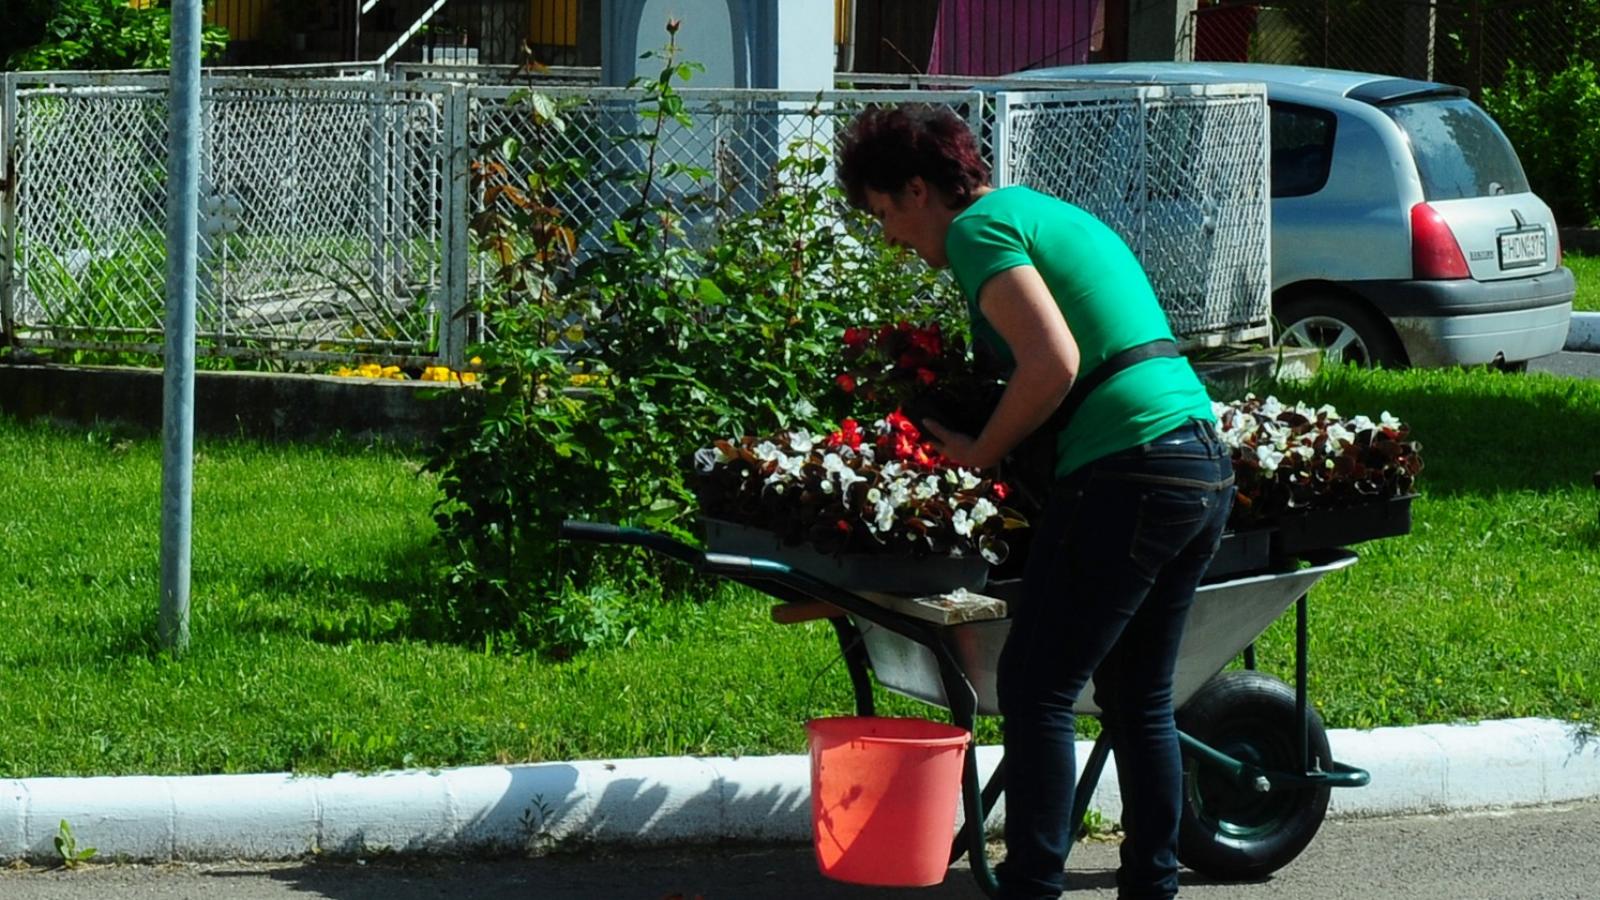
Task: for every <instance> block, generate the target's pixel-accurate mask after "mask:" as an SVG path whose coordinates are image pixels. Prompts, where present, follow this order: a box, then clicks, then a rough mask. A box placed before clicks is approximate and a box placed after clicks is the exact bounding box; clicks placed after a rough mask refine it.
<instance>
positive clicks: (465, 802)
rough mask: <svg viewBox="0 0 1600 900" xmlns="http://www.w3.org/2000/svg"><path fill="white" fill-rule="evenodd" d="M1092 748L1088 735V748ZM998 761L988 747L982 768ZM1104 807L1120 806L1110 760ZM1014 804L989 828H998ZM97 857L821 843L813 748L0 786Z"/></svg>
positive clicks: (1544, 728) (1403, 752)
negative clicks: (816, 837)
mask: <svg viewBox="0 0 1600 900" xmlns="http://www.w3.org/2000/svg"><path fill="white" fill-rule="evenodd" d="M1329 740H1330V742H1331V744H1332V746H1333V749H1334V753H1335V754H1336V755H1337V757H1338V758H1339V760H1340V761H1341V762H1345V763H1349V764H1351V765H1355V766H1359V767H1361V768H1364V769H1367V770H1368V771H1370V772H1371V773H1372V783H1371V784H1370V785H1368V786H1367V787H1364V788H1359V789H1354V790H1336V791H1334V792H1333V799H1332V803H1331V806H1330V815H1333V816H1343V817H1359V816H1384V815H1404V814H1418V813H1447V812H1459V811H1467V810H1474V809H1487V808H1496V807H1510V806H1526V805H1541V804H1551V803H1562V802H1570V801H1575V800H1583V799H1587V798H1596V797H1600V736H1596V735H1595V733H1594V732H1592V731H1590V730H1588V729H1586V728H1583V727H1580V726H1576V725H1573V724H1568V723H1563V722H1558V721H1554V720H1549V719H1507V720H1501V721H1491V722H1484V723H1481V724H1477V725H1424V726H1420V727H1415V728H1380V729H1377V730H1374V731H1355V730H1335V731H1332V732H1330V734H1329ZM1088 751H1089V745H1088V744H1087V743H1083V742H1080V744H1079V759H1080V760H1081V759H1083V758H1086V757H1087V755H1088ZM999 759H1000V750H999V748H997V747H980V748H979V750H978V763H979V768H980V771H981V772H982V773H983V777H985V778H987V777H988V774H989V773H990V772H992V771H993V768H994V766H995V764H996V763H997V762H998V761H999ZM1092 806H1093V807H1094V808H1095V809H1098V810H1099V811H1100V812H1101V813H1102V814H1103V815H1104V816H1105V817H1106V818H1107V819H1109V820H1112V821H1116V820H1117V819H1118V818H1120V816H1121V811H1122V803H1121V797H1120V796H1119V794H1118V791H1117V787H1116V776H1115V771H1114V768H1113V767H1108V769H1107V771H1106V774H1105V776H1104V777H1103V778H1102V779H1101V783H1100V788H1099V790H1098V791H1097V792H1096V795H1095V797H1094V800H1093V802H1092ZM1003 815H1004V812H1003V807H1002V809H1001V810H1000V811H997V814H996V815H995V817H994V818H992V819H991V820H990V822H989V827H990V829H991V830H994V829H995V828H997V827H998V824H999V822H1000V821H1002V819H1003ZM63 819H65V820H66V821H67V822H69V823H70V824H71V826H72V829H73V832H74V834H75V835H76V837H77V839H78V843H79V845H80V846H92V847H95V848H97V850H98V855H99V857H100V858H118V857H126V858H129V859H136V860H170V859H186V860H202V859H256V860H267V859H286V858H294V857H299V856H303V855H305V854H307V853H313V852H323V853H328V854H331V855H341V856H353V855H362V854H370V853H378V852H384V851H389V852H401V853H418V854H429V853H433V854H459V853H469V852H470V853H494V852H523V851H527V850H536V849H540V848H544V847H549V846H552V845H555V844H561V843H571V842H594V843H606V844H635V845H648V844H666V843H692V842H697V841H698V842H709V841H716V840H723V839H730V840H744V841H757V842H796V841H806V840H809V838H810V770H809V762H808V759H807V757H805V756H772V757H745V758H740V759H728V758H707V759H702V758H695V757H672V758H658V759H624V760H609V761H591V762H574V763H544V764H536V765H520V766H478V767H471V768H461V769H447V770H439V771H426V772H423V771H406V772H384V773H379V774H374V775H351V774H340V775H333V776H330V777H294V776H289V775H206V776H193V777H147V776H134V777H119V778H30V779H21V780H11V781H3V782H0V859H9V858H17V857H24V858H30V859H38V860H44V859H50V858H53V857H54V855H55V851H54V846H53V843H52V838H54V836H55V835H56V833H57V828H58V825H59V823H60V821H61V820H63Z"/></svg>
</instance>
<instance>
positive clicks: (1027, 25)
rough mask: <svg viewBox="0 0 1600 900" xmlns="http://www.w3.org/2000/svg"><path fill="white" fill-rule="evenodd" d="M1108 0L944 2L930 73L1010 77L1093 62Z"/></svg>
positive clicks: (1102, 30) (1099, 43)
mask: <svg viewBox="0 0 1600 900" xmlns="http://www.w3.org/2000/svg"><path fill="white" fill-rule="evenodd" d="M1104 31H1105V0H940V2H939V18H938V21H937V22H936V23H935V24H934V28H933V55H932V58H931V59H930V60H929V62H928V72H929V73H930V74H938V75H1005V74H1008V73H1011V72H1016V71H1018V70H1021V69H1036V68H1041V67H1044V66H1065V65H1072V64H1075V63H1085V62H1088V61H1089V53H1090V51H1091V50H1099V49H1100V46H1101V43H1102V41H1103V39H1104Z"/></svg>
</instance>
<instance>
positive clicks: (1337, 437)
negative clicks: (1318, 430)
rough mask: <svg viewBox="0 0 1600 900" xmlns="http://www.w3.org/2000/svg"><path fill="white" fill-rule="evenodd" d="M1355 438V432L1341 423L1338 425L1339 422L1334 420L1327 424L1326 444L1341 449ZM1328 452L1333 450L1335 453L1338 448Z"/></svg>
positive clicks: (1353, 441)
mask: <svg viewBox="0 0 1600 900" xmlns="http://www.w3.org/2000/svg"><path fill="white" fill-rule="evenodd" d="M1355 440H1356V433H1355V432H1353V431H1351V430H1350V429H1348V428H1346V427H1344V426H1343V425H1340V424H1339V423H1337V422H1335V423H1333V424H1332V425H1329V426H1328V444H1329V446H1332V447H1336V448H1338V449H1339V450H1342V449H1344V448H1345V447H1348V446H1350V445H1351V444H1353V443H1355ZM1330 452H1335V453H1336V452H1338V450H1334V451H1330Z"/></svg>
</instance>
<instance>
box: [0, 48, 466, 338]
mask: <svg viewBox="0 0 1600 900" xmlns="http://www.w3.org/2000/svg"><path fill="white" fill-rule="evenodd" d="M29 77H31V76H18V75H11V76H7V77H6V82H5V106H6V111H7V115H6V118H5V154H6V158H7V159H8V160H9V161H10V165H11V171H12V173H13V176H12V178H11V179H10V182H9V186H8V187H9V190H8V195H7V197H6V203H5V210H6V214H7V216H6V221H5V223H4V225H5V240H6V244H7V246H8V248H9V252H8V253H7V262H8V263H9V264H8V265H7V267H6V273H7V274H6V279H5V282H4V285H3V288H4V295H3V296H4V302H5V323H4V324H5V332H6V334H7V335H8V336H11V337H12V338H13V339H14V340H15V341H16V342H17V343H18V344H21V345H34V346H41V347H56V348H65V349H80V350H98V351H108V352H114V353H126V352H130V351H132V352H159V350H160V349H161V344H162V340H161V334H162V326H163V316H164V304H165V300H164V296H165V290H164V284H165V261H164V260H165V231H164V227H165V226H164V223H165V219H166V212H165V205H166V181H167V171H166V158H167V152H166V147H167V132H168V125H167V115H168V109H167V79H166V78H165V77H164V76H144V75H139V76H130V75H128V74H126V73H118V74H116V75H94V74H56V75H50V76H42V77H41V79H42V78H48V80H47V81H45V80H40V81H37V82H34V81H29V80H28V79H29ZM202 92H203V101H202V115H204V117H205V123H204V128H203V131H202V135H203V141H202V149H201V157H202V158H201V203H200V209H201V223H200V228H201V241H200V256H201V259H200V260H199V272H200V284H199V290H198V298H197V299H198V303H197V308H196V318H197V322H196V332H197V342H198V345H199V346H198V348H197V350H198V352H199V353H200V354H202V355H211V356H242V355H264V356H266V355H270V356H273V357H276V358H279V359H311V360H315V359H348V358H350V357H351V356H352V355H354V354H364V355H371V356H375V357H379V358H383V359H389V360H395V361H404V360H408V359H409V360H414V359H417V358H422V359H432V358H436V357H438V356H439V355H440V353H441V351H442V349H448V348H447V347H445V348H442V347H441V338H442V335H441V328H440V322H441V321H443V320H445V318H446V313H447V310H446V303H447V298H446V297H445V295H444V289H443V285H444V268H445V266H444V246H445V240H446V238H447V235H448V232H449V228H448V227H447V226H446V224H445V216H446V213H447V209H446V206H447V196H446V194H447V192H448V190H449V189H450V183H449V182H448V179H447V177H446V176H447V172H448V169H447V165H448V163H449V162H450V160H451V159H452V156H451V153H450V145H451V142H450V141H449V139H448V136H447V134H446V133H445V129H446V126H447V117H448V116H449V113H450V106H451V102H450V97H451V94H450V90H449V89H448V88H446V87H442V86H429V85H425V84H418V83H408V84H404V85H399V84H389V83H385V82H378V81H370V80H355V79H351V80H342V79H267V78H237V77H225V76H223V77H217V76H211V77H207V78H205V79H204V81H203V84H202Z"/></svg>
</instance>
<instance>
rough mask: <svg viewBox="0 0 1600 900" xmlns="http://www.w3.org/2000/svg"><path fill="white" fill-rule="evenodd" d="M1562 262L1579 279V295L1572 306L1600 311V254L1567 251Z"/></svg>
mask: <svg viewBox="0 0 1600 900" xmlns="http://www.w3.org/2000/svg"><path fill="white" fill-rule="evenodd" d="M1562 263H1563V264H1564V265H1565V266H1567V268H1569V269H1571V270H1572V274H1573V275H1574V276H1575V277H1576V278H1577V279H1578V296H1577V297H1575V298H1573V301H1572V308H1573V309H1575V310H1580V311H1583V312H1600V256H1584V255H1582V254H1578V253H1567V254H1563V256H1562Z"/></svg>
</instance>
